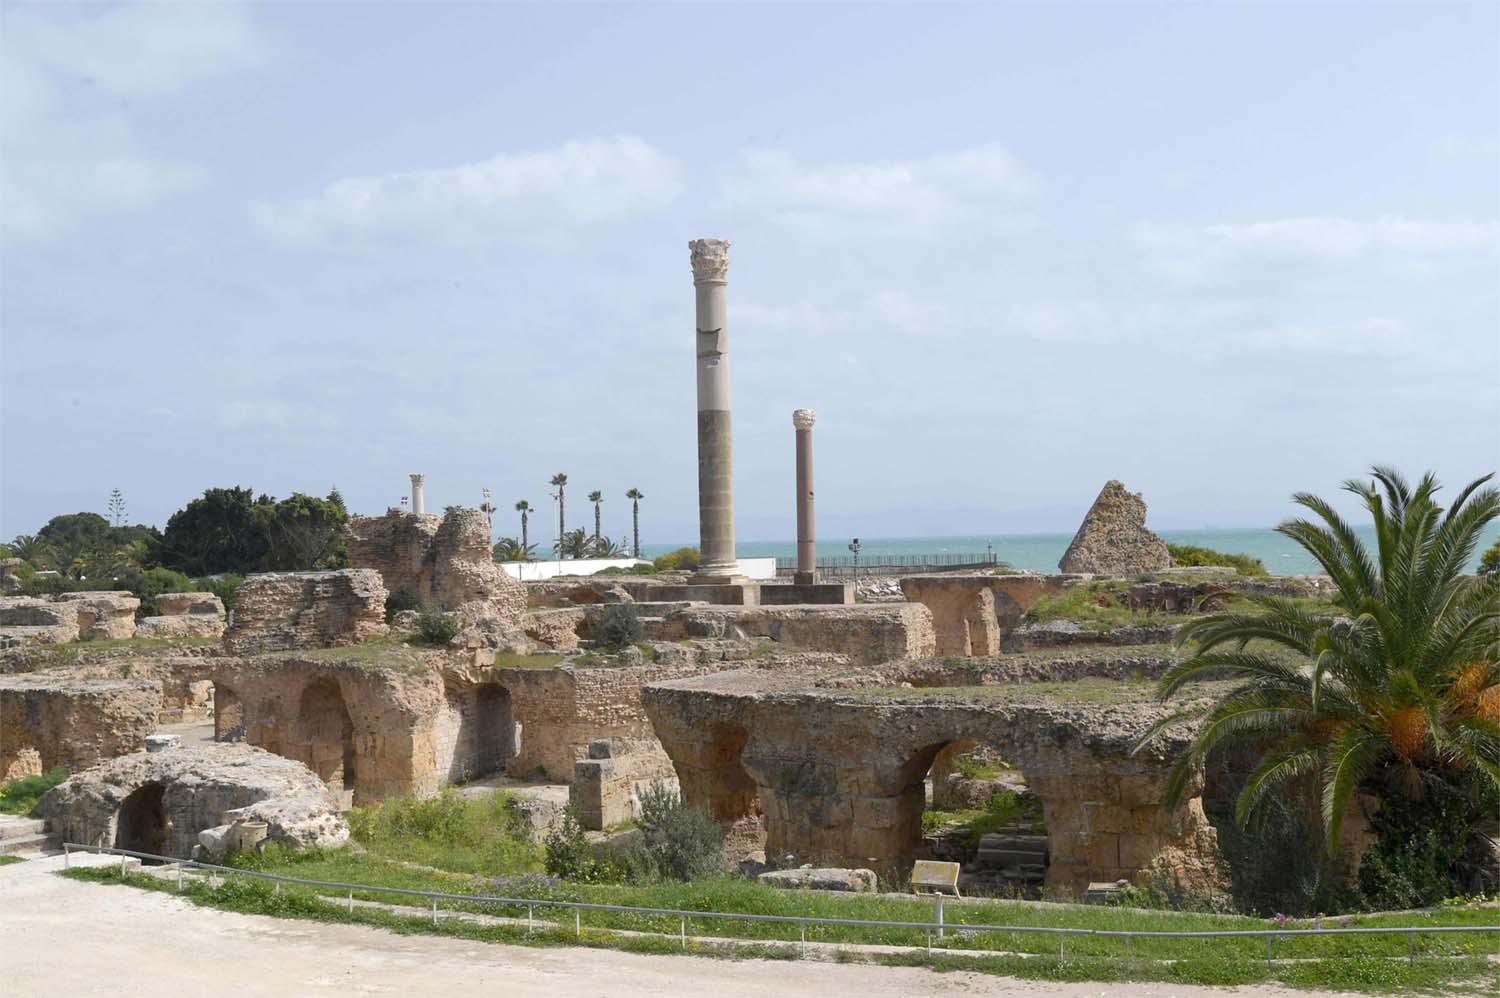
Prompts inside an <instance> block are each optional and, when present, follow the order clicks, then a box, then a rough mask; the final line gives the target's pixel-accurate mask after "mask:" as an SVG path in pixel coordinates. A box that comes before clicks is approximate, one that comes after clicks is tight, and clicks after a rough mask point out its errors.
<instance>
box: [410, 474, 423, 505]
mask: <svg viewBox="0 0 1500 998" xmlns="http://www.w3.org/2000/svg"><path fill="white" fill-rule="evenodd" d="M426 477H427V476H426V475H412V476H411V511H412V512H413V513H425V512H427V507H426V505H425V504H424V503H423V497H422V482H423V480H424V479H425V478H426Z"/></svg>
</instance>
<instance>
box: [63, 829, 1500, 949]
mask: <svg viewBox="0 0 1500 998" xmlns="http://www.w3.org/2000/svg"><path fill="white" fill-rule="evenodd" d="M74 850H77V851H79V852H86V853H96V854H102V855H110V856H119V857H121V862H120V866H121V869H122V871H123V869H124V866H125V862H124V861H125V859H127V858H135V859H143V860H152V861H158V862H162V863H172V864H176V865H177V870H178V880H177V886H178V889H179V890H180V889H181V888H182V870H183V869H184V868H190V869H195V870H206V871H209V872H211V873H221V874H225V875H229V876H237V877H249V878H253V879H257V880H268V881H274V882H276V883H278V884H297V885H300V886H303V887H319V888H325V889H331V890H338V891H341V892H347V894H348V901H349V910H350V911H351V912H352V911H353V909H354V895H355V893H356V892H358V893H364V894H389V895H395V896H399V897H415V898H424V899H427V900H429V901H431V902H432V918H433V924H437V918H438V909H437V902H438V901H458V902H464V903H469V904H475V903H479V904H494V905H503V906H506V907H511V908H526V909H527V915H526V921H527V924H528V926H529V925H530V924H531V922H532V921H533V918H532V915H533V912H534V911H535V910H536V909H537V908H558V909H563V910H570V911H572V912H574V921H573V924H574V931H575V934H581V933H582V922H581V919H580V917H579V916H580V914H581V913H582V912H585V911H608V912H617V913H625V914H633V915H653V916H662V917H668V918H678V919H680V920H681V922H680V937H681V939H682V941H683V945H684V946H686V945H687V920H688V919H699V920H710V921H712V920H722V921H740V922H763V923H764V922H770V923H780V924H786V925H796V926H799V927H800V928H801V936H802V939H801V942H802V944H803V945H804V946H805V945H806V943H807V927H808V926H810V925H812V926H838V927H845V928H853V927H865V928H882V929H915V930H919V931H921V930H925V931H926V933H927V948H928V949H929V950H930V949H931V948H932V936H933V933H936V934H937V936H938V938H939V939H941V938H943V937H944V935H945V933H947V932H958V933H1022V934H1026V933H1030V934H1045V935H1055V936H1057V937H1058V957H1059V959H1062V958H1063V956H1064V947H1065V945H1066V942H1067V939H1068V937H1069V936H1075V937H1076V936H1088V937H1093V938H1112V939H1124V940H1126V941H1127V943H1130V942H1133V941H1134V940H1136V939H1145V940H1150V939H1225V938H1236V937H1239V938H1264V939H1265V941H1266V959H1267V960H1271V959H1273V954H1272V947H1273V945H1274V942H1275V940H1277V939H1287V938H1298V937H1325V936H1359V935H1366V936H1368V935H1402V934H1405V936H1406V944H1407V958H1408V959H1410V960H1415V959H1416V936H1417V935H1419V934H1421V935H1432V934H1438V935H1449V934H1461V933H1474V932H1489V933H1496V934H1500V922H1497V923H1496V924H1495V925H1430V926H1412V925H1402V926H1367V927H1360V928H1356V927H1352V926H1351V927H1349V928H1322V927H1316V928H1311V929H1287V928H1276V929H1188V930H1182V931H1170V930H1162V929H1081V928H1068V927H1064V926H1051V925H988V924H975V923H968V922H965V923H961V924H960V923H954V922H946V921H945V920H944V913H943V904H944V901H945V900H947V901H948V902H949V903H953V902H961V901H962V900H963V899H961V898H946V899H945V896H944V895H942V894H935V895H933V898H934V903H933V920H932V921H930V922H906V921H893V920H885V919H865V918H829V917H826V916H818V915H757V914H752V913H749V912H732V911H693V910H688V909H683V908H644V907H638V906H635V905H619V904H600V903H598V902H593V901H560V900H554V899H550V898H510V897H503V896H497V895H487V894H450V893H446V892H443V891H419V890H414V889H412V888H408V887H384V886H380V885H376V884H351V883H344V882H342V881H335V880H309V879H305V878H302V877H290V876H287V875H285V874H281V873H267V872H265V871H264V870H247V869H243V868H241V867H236V866H221V865H216V864H213V863H200V862H198V861H197V860H191V859H178V858H176V857H174V856H161V855H157V854H155V853H145V852H136V851H134V850H131V849H115V848H111V847H108V846H92V845H85V844H82V843H77V842H65V843H63V865H64V866H65V867H69V866H71V863H72V853H73V851H74ZM546 924H548V925H555V926H556V927H557V928H562V925H561V923H546ZM746 941H747V942H756V943H760V942H767V941H768V940H761V939H754V940H746ZM784 941H789V940H784ZM1132 952H1133V950H1132ZM1348 956H1349V957H1353V958H1358V959H1368V958H1369V956H1370V954H1368V953H1357V954H1356V953H1351V954H1348Z"/></svg>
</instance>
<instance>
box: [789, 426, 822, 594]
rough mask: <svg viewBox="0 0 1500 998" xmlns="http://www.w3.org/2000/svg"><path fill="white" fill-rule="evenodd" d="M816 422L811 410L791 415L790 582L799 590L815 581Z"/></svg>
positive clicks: (816, 569) (816, 577) (816, 555)
mask: <svg viewBox="0 0 1500 998" xmlns="http://www.w3.org/2000/svg"><path fill="white" fill-rule="evenodd" d="M817 418H818V417H817V413H815V412H813V411H812V410H811V409H795V410H793V411H792V426H793V428H795V429H796V431H797V573H796V575H795V576H794V577H793V579H792V581H793V582H795V583H796V584H797V585H799V586H810V585H813V584H814V583H815V582H817V580H818V542H817V539H816V531H815V529H814V526H813V459H812V428H813V423H814V421H816V420H817Z"/></svg>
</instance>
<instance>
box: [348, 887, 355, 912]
mask: <svg viewBox="0 0 1500 998" xmlns="http://www.w3.org/2000/svg"><path fill="white" fill-rule="evenodd" d="M349 914H351V915H352V914H354V890H353V888H351V889H350V890H349Z"/></svg>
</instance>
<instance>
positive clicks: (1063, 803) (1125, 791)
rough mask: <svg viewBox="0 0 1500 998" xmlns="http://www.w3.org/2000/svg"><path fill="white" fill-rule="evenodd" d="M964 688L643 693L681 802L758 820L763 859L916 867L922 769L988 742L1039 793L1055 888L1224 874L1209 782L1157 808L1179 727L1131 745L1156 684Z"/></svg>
mask: <svg viewBox="0 0 1500 998" xmlns="http://www.w3.org/2000/svg"><path fill="white" fill-rule="evenodd" d="M844 681H845V682H847V679H846V680H844ZM985 689H991V688H985ZM962 694H963V695H960V691H959V690H954V691H953V693H952V694H949V695H947V696H943V695H933V691H931V690H902V689H900V688H891V687H878V688H875V689H874V690H872V692H870V693H864V692H863V691H862V690H861V689H859V688H854V689H838V690H833V689H820V688H819V687H818V677H817V676H816V674H802V675H795V674H780V675H773V674H769V673H766V672H759V673H744V672H724V673H718V674H716V675H712V676H704V677H698V678H694V679H684V680H677V681H673V682H668V683H663V684H659V685H655V686H651V687H647V688H646V689H645V690H644V691H643V693H642V697H643V701H644V702H645V705H646V710H647V713H648V715H649V716H650V718H651V722H652V725H653V727H654V729H655V731H656V733H657V736H658V737H659V738H660V739H661V741H662V744H663V746H664V747H665V749H666V751H667V754H668V755H670V756H671V758H672V762H673V765H674V767H675V769H676V771H677V775H678V779H679V781H680V783H681V786H682V792H683V795H684V797H685V798H686V799H687V800H688V801H689V803H692V804H694V805H697V806H702V807H704V808H706V809H708V810H709V811H710V812H711V813H712V814H714V816H715V817H716V818H717V819H719V820H720V821H721V822H723V823H725V824H726V825H733V824H736V823H740V822H742V821H743V820H745V819H746V818H749V817H753V816H755V815H757V814H759V815H760V816H761V820H762V821H763V822H764V826H765V832H766V842H765V850H766V854H767V855H776V856H784V855H788V854H790V855H792V856H793V857H795V858H796V860H797V861H798V862H811V863H814V864H828V865H833V866H867V865H868V866H872V867H874V868H877V869H886V870H890V871H897V872H899V871H901V870H903V869H906V868H909V867H910V864H911V862H912V860H913V859H914V858H915V855H916V852H917V849H918V846H919V844H920V841H921V819H922V810H923V807H924V804H925V791H924V779H925V777H926V776H927V774H928V772H929V770H931V769H932V768H933V764H934V762H935V761H937V759H938V756H939V754H940V753H942V752H943V751H944V750H945V749H948V748H949V747H950V746H955V745H961V746H965V747H967V746H973V745H983V746H988V747H990V748H991V749H993V750H994V751H995V752H997V753H998V754H999V755H1000V756H1002V757H1003V758H1004V759H1006V760H1007V761H1008V762H1009V763H1010V764H1011V765H1012V766H1014V767H1015V768H1016V769H1018V770H1020V771H1021V772H1022V773H1023V774H1024V778H1025V782H1026V785H1027V786H1028V787H1029V788H1030V790H1031V792H1032V793H1034V794H1036V795H1037V796H1038V797H1039V798H1040V799H1041V801H1042V805H1043V809H1044V812H1045V820H1046V827H1047V839H1048V852H1049V853H1050V856H1051V863H1050V865H1049V866H1048V867H1047V871H1046V882H1047V884H1049V885H1051V886H1053V887H1058V888H1064V889H1070V890H1073V891H1075V892H1078V893H1082V891H1083V890H1084V888H1085V887H1086V886H1087V884H1088V883H1089V882H1091V881H1113V880H1116V879H1119V878H1127V879H1134V878H1138V877H1142V876H1145V875H1147V874H1148V873H1152V872H1155V873H1161V874H1163V875H1166V876H1170V877H1174V878H1176V879H1177V880H1179V881H1180V882H1182V883H1185V884H1209V883H1211V882H1213V881H1215V880H1216V879H1217V876H1218V872H1217V870H1216V868H1215V853H1216V847H1217V839H1216V836H1215V833H1214V830H1213V828H1212V826H1210V824H1209V823H1208V820H1207V818H1206V817H1205V815H1204V813H1203V807H1202V803H1201V801H1200V800H1199V799H1198V797H1197V796H1196V795H1197V793H1198V791H1199V788H1200V786H1201V776H1200V779H1199V780H1198V782H1197V783H1195V784H1194V785H1192V786H1189V788H1188V796H1187V799H1186V800H1185V801H1184V802H1183V803H1182V804H1181V805H1179V806H1178V807H1176V808H1168V807H1166V806H1165V804H1164V803H1163V800H1164V798H1165V795H1166V785H1167V778H1168V772H1169V770H1170V767H1171V764H1172V762H1173V760H1174V759H1175V757H1176V755H1177V754H1178V753H1180V752H1181V751H1182V750H1183V749H1184V748H1185V747H1186V744H1187V741H1186V736H1185V735H1176V736H1171V737H1163V738H1159V739H1158V740H1157V741H1156V742H1153V743H1152V745H1151V746H1150V747H1149V748H1148V749H1146V750H1143V751H1141V752H1140V753H1135V754H1133V753H1132V749H1133V747H1134V743H1135V740H1136V739H1137V738H1138V737H1139V736H1140V735H1141V734H1142V733H1143V732H1144V731H1145V730H1146V729H1147V728H1148V727H1149V726H1150V725H1151V723H1152V722H1153V721H1155V720H1157V719H1158V718H1159V717H1160V716H1163V714H1164V712H1165V710H1166V708H1163V707H1162V706H1160V705H1159V704H1156V703H1155V702H1154V701H1151V700H1150V699H1149V698H1148V694H1149V691H1147V690H1144V689H1142V690H1137V691H1135V692H1134V693H1133V695H1132V694H1131V692H1130V691H1123V692H1122V696H1125V697H1126V698H1128V699H1131V702H1129V703H1128V705H1126V704H1123V703H1122V707H1124V709H1121V707H1113V706H1101V705H1100V704H1099V703H1097V702H1094V700H1093V698H1092V697H1091V696H1080V697H1079V698H1078V699H1076V700H1070V699H1069V697H1068V696H1067V694H1066V693H1065V692H1058V691H1057V690H1056V689H1055V688H1053V689H1049V691H1048V692H1047V693H1046V694H1037V695H1031V694H1028V693H1027V691H1025V689H1024V687H1014V686H1012V687H1010V688H1009V691H1008V693H1007V692H1006V688H1005V687H1000V688H998V690H997V693H983V692H977V691H971V690H969V689H964V690H962Z"/></svg>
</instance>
